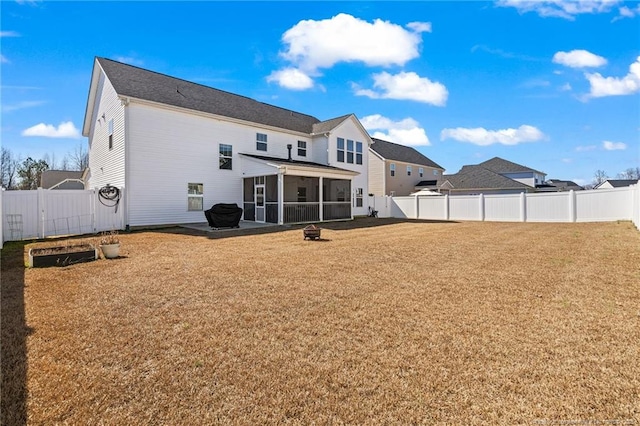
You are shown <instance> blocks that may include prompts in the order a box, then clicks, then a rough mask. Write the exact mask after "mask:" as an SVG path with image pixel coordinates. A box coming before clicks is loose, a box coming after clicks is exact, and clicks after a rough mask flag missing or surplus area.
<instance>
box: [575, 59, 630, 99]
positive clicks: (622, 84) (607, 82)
mask: <svg viewBox="0 0 640 426" xmlns="http://www.w3.org/2000/svg"><path fill="white" fill-rule="evenodd" d="M585 77H586V78H587V80H589V84H590V85H591V90H590V92H589V94H588V95H587V98H601V97H604V96H622V95H631V94H633V93H636V92H640V56H638V58H637V59H636V61H635V62H634V63H633V64H631V66H630V67H629V73H628V74H627V75H625V76H624V77H622V78H616V77H603V76H602V75H601V74H600V73H593V74H589V73H585Z"/></svg>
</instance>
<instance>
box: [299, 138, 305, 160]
mask: <svg viewBox="0 0 640 426" xmlns="http://www.w3.org/2000/svg"><path fill="white" fill-rule="evenodd" d="M306 156H307V142H306V141H298V157H306Z"/></svg>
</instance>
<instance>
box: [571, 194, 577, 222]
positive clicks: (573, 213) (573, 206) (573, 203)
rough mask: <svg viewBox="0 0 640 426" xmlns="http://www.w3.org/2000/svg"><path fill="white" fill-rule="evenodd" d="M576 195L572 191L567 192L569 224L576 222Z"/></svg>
mask: <svg viewBox="0 0 640 426" xmlns="http://www.w3.org/2000/svg"><path fill="white" fill-rule="evenodd" d="M576 213H577V212H576V193H575V191H574V190H573V189H572V190H570V191H569V222H575V221H576V217H577V214H576Z"/></svg>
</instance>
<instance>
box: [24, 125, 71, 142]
mask: <svg viewBox="0 0 640 426" xmlns="http://www.w3.org/2000/svg"><path fill="white" fill-rule="evenodd" d="M22 136H40V137H44V138H70V139H77V138H80V137H81V135H80V131H79V130H78V129H77V128H76V126H74V125H73V123H72V122H71V121H66V122H64V123H60V125H59V126H58V127H55V126H54V125H52V124H44V123H40V124H36V125H35V126H32V127H29V128H28V129H25V130H23V131H22Z"/></svg>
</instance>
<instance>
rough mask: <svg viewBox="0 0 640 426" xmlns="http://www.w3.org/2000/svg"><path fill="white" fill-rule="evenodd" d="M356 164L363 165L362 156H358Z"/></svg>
mask: <svg viewBox="0 0 640 426" xmlns="http://www.w3.org/2000/svg"><path fill="white" fill-rule="evenodd" d="M356 164H362V154H356Z"/></svg>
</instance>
